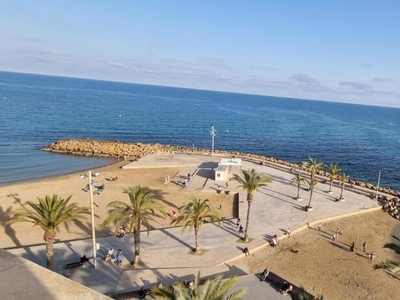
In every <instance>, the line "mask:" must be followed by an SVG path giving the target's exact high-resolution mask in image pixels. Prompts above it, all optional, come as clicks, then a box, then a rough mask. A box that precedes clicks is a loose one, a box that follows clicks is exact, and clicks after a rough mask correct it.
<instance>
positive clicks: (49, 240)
mask: <svg viewBox="0 0 400 300" xmlns="http://www.w3.org/2000/svg"><path fill="white" fill-rule="evenodd" d="M55 237H56V232H55V231H54V230H53V229H50V228H49V229H47V230H46V231H45V232H44V235H43V239H44V241H45V242H46V258H47V262H46V266H47V269H50V270H52V269H53V246H54V238H55Z"/></svg>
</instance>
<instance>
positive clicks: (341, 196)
mask: <svg viewBox="0 0 400 300" xmlns="http://www.w3.org/2000/svg"><path fill="white" fill-rule="evenodd" d="M343 189H344V181H343V182H342V189H341V190H340V197H339V199H342V198H343Z"/></svg>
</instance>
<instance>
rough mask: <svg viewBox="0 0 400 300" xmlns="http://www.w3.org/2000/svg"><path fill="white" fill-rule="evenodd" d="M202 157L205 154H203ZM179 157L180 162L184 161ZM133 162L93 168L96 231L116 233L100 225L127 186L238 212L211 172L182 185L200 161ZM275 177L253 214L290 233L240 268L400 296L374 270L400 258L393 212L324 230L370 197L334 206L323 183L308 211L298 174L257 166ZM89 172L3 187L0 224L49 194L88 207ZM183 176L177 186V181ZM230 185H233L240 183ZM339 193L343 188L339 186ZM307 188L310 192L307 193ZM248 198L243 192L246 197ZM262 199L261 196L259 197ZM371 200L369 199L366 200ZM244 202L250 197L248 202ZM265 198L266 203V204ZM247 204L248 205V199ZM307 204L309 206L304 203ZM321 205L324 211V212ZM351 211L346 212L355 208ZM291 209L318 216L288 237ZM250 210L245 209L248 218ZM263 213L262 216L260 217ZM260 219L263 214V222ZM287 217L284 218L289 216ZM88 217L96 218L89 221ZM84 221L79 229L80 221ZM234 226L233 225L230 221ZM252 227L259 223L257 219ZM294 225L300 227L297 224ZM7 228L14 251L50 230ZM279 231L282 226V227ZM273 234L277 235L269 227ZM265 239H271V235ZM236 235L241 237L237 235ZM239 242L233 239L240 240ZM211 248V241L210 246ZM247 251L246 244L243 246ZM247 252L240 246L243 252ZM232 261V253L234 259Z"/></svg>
mask: <svg viewBox="0 0 400 300" xmlns="http://www.w3.org/2000/svg"><path fill="white" fill-rule="evenodd" d="M199 159H204V157H203V158H199ZM178 160H179V159H178ZM128 162H129V161H121V162H118V163H116V164H113V165H109V166H106V167H103V168H99V169H96V170H93V171H94V172H98V173H99V176H98V177H94V178H93V179H94V180H95V181H96V182H97V183H98V184H103V183H104V184H105V190H104V192H103V193H101V194H100V195H95V196H94V202H95V212H96V215H97V221H96V223H97V226H96V227H97V235H98V236H109V235H111V234H112V232H111V231H110V230H112V229H113V228H109V229H108V230H107V229H106V230H100V229H99V224H100V223H101V221H102V220H104V218H105V217H106V215H107V211H108V209H107V203H108V202H110V201H112V200H127V195H125V194H123V193H122V191H123V189H125V188H128V187H131V186H136V185H139V184H140V185H141V186H147V187H149V188H150V189H151V190H152V191H153V193H154V194H155V198H156V199H159V200H160V201H162V202H163V203H164V205H165V207H166V211H167V212H171V211H172V210H176V208H177V207H179V206H181V205H183V204H184V203H186V202H187V200H188V199H189V198H190V197H191V196H195V197H200V198H208V199H209V200H210V201H211V203H212V204H214V205H215V206H217V207H220V208H221V212H222V214H223V216H225V217H227V218H232V217H233V208H232V202H233V201H232V198H233V193H231V194H230V195H225V194H223V193H222V194H221V195H219V194H217V193H216V192H215V190H216V188H217V185H216V183H215V182H214V181H213V180H211V182H208V183H207V184H208V186H207V188H206V189H203V188H202V186H204V185H203V183H202V182H203V181H204V180H205V182H207V180H208V179H207V176H206V175H203V176H202V175H201V172H199V173H197V175H196V178H193V181H196V180H198V181H197V182H196V184H195V182H194V183H193V185H192V186H190V188H183V187H182V186H181V185H180V184H179V182H183V180H184V179H185V178H186V176H187V174H188V173H193V172H195V171H196V166H191V165H186V166H176V167H166V166H162V167H155V166H153V167H151V168H138V169H122V168H121V167H122V166H123V165H125V164H127V163H128ZM249 166H250V167H255V166H256V164H252V163H251V164H249V163H246V168H247V167H249ZM259 167H260V168H263V169H262V170H267V173H268V174H270V175H271V176H272V177H273V179H274V183H273V184H271V186H270V187H268V188H266V189H265V190H263V192H262V193H261V194H265V195H264V196H263V197H265V199H257V200H256V202H255V204H254V205H258V206H256V207H258V208H254V211H253V220H254V219H256V218H257V219H258V220H261V219H264V221H265V222H266V223H265V224H266V226H271V225H272V224H273V225H272V226H273V227H274V228H281V231H279V232H276V233H278V236H281V237H283V239H281V240H279V243H278V246H277V247H276V248H271V247H270V246H268V245H267V246H261V247H259V249H258V250H253V249H251V254H252V255H251V256H250V257H246V258H242V259H238V260H233V261H231V263H232V264H233V265H235V266H236V267H237V268H238V269H242V270H244V271H246V272H248V273H250V274H256V273H259V272H262V270H263V269H264V268H266V267H268V268H270V269H271V270H272V271H274V272H276V273H278V274H279V275H280V276H282V277H284V278H287V279H288V280H290V281H291V282H293V283H294V284H296V285H299V286H304V287H305V288H306V289H307V290H309V291H310V292H312V293H314V294H318V293H323V294H324V295H325V297H327V298H328V299H344V298H345V299H396V295H397V294H398V293H400V288H399V285H398V283H399V279H398V278H397V277H393V276H391V275H389V274H388V273H386V272H385V271H382V270H377V271H374V270H373V264H374V263H375V262H378V261H381V260H385V259H391V258H395V257H396V255H395V254H394V252H393V251H392V250H390V249H385V248H383V245H384V244H385V243H388V242H392V241H398V240H399V239H400V235H399V234H398V232H394V230H395V228H397V227H398V226H399V221H398V220H396V219H394V218H392V217H391V216H389V215H388V214H386V213H383V212H381V211H380V210H376V209H375V211H374V212H367V213H361V214H358V215H354V216H351V217H344V218H339V219H335V220H333V221H327V222H323V223H322V224H321V225H322V230H321V231H318V228H317V225H316V224H317V223H316V222H317V221H316V220H318V219H320V218H324V217H326V216H327V215H328V214H327V211H329V210H331V209H336V208H338V207H339V206H338V205H344V206H346V203H348V204H350V203H352V202H355V203H356V202H357V203H359V204H356V206H355V207H357V210H360V209H361V210H363V209H365V208H364V203H365V205H366V206H368V205H370V202H368V201H371V200H370V199H368V198H367V197H365V196H362V195H358V194H355V193H350V192H346V194H345V197H346V199H347V201H348V202H343V203H341V204H340V203H335V202H334V201H332V200H333V199H334V195H333V196H332V195H328V194H327V193H326V192H325V191H326V189H327V187H328V186H327V185H320V186H319V187H318V189H317V192H316V196H315V198H316V199H315V200H314V202H315V207H316V210H314V211H313V212H311V213H308V214H307V213H304V212H301V211H300V210H299V208H301V205H299V203H301V202H299V201H296V200H293V196H294V195H296V191H297V189H296V186H295V185H293V184H292V183H291V182H290V178H291V177H292V176H293V175H292V174H291V173H290V172H283V171H282V170H274V169H272V168H269V167H267V166H262V167H261V166H258V167H257V168H259ZM81 174H85V172H80V173H74V174H69V175H64V176H59V177H54V178H47V179H43V180H38V181H32V182H25V183H18V184H13V185H8V186H1V187H0V202H1V204H2V205H1V208H0V221H1V222H2V224H4V221H7V220H8V217H7V215H6V213H7V212H9V211H10V210H12V209H15V208H18V207H19V206H20V205H22V204H24V203H25V202H26V201H27V200H34V199H35V198H36V197H43V196H45V195H47V194H50V195H51V194H58V195H60V196H62V197H68V196H70V195H72V202H76V203H78V204H79V205H82V206H84V205H85V206H89V194H88V193H87V192H85V191H83V190H82V189H83V188H84V187H85V186H86V184H87V182H88V179H87V178H81V176H80V175H81ZM115 176H118V180H117V181H107V180H106V179H107V178H109V177H115ZM167 176H169V177H170V178H171V182H170V183H169V184H166V183H165V178H166V177H167ZM175 181H177V183H174V182H175ZM230 188H233V183H232V186H231V183H230ZM335 189H336V190H334V191H335V193H336V194H338V192H339V189H338V188H335ZM303 193H304V192H303ZM242 196H243V195H242ZM257 198H260V197H259V196H258V197H257ZM364 199H365V200H364ZM243 200H244V199H243ZM264 200H265V201H266V202H263V201H264ZM240 202H243V203H242V204H240V205H241V207H242V208H243V207H246V203H245V201H240ZM305 202H306V201H303V202H302V204H305ZM262 209H265V210H266V212H267V211H271V212H272V215H268V214H267V213H266V212H265V213H264V212H263V211H262ZM318 209H321V211H319V210H318ZM349 209H350V208H347V211H346V213H349V212H350V211H351V210H349ZM289 211H291V214H293V215H292V217H291V220H290V222H292V223H293V222H294V223H295V224H299V222H304V224H305V222H306V220H307V218H310V217H311V218H312V220H314V221H315V222H313V225H312V228H310V229H305V230H301V231H299V232H297V231H295V232H294V233H293V234H292V236H291V238H290V239H289V238H285V237H284V236H283V231H284V229H282V228H287V227H285V226H286V224H287V223H286V222H287V221H288V220H285V219H284V218H285V217H282V216H283V215H285V214H287V213H289ZM244 214H245V211H244V210H243V211H242V212H241V217H244ZM255 214H257V216H256V215H255ZM260 218H261V219H260ZM282 218H283V219H282ZM88 219H89V218H88ZM170 220H171V219H170V218H169V217H166V218H165V219H159V223H154V224H152V226H153V227H154V228H165V227H170V226H171V225H170ZM76 225H77V226H76ZM226 226H227V227H226V228H229V226H230V225H229V224H227V225H226ZM252 226H255V224H254V223H252ZM337 228H340V229H341V230H343V231H344V233H343V235H341V236H339V238H338V239H337V240H336V241H333V240H332V235H333V234H334V232H335V231H336V229H337ZM294 229H295V228H294ZM2 230H3V231H4V232H3V234H2V239H1V240H0V247H2V248H6V249H7V248H15V247H20V246H23V245H35V244H43V238H42V236H43V232H42V230H41V229H40V228H37V227H32V225H30V224H29V223H16V224H13V225H12V226H8V225H7V226H4V225H3V228H2ZM255 231H257V232H258V231H260V230H259V228H258V229H256V228H255V227H253V228H252V234H253V235H254V234H255V233H254V232H255ZM277 231H278V230H277ZM267 233H268V234H273V233H274V232H267ZM264 236H266V235H265V234H264ZM89 237H90V224H89V223H88V222H86V223H82V224H75V225H74V224H69V225H68V226H67V227H63V228H61V230H60V232H59V233H58V235H57V237H56V238H57V239H58V240H59V241H70V240H77V239H86V238H89ZM235 240H236V239H235ZM353 241H354V242H355V244H356V246H355V252H354V253H353V252H350V251H349V250H348V249H349V245H350V243H351V242H353ZM364 241H366V242H367V243H368V246H367V252H373V253H374V254H375V255H376V258H375V260H374V261H372V262H371V261H369V260H368V259H367V257H366V256H367V255H366V253H364V252H363V251H362V246H361V245H362V243H363V242H364ZM233 243H234V242H233ZM263 243H264V244H265V243H266V241H265V240H264V241H259V243H258V242H257V243H256V244H259V245H262V244H263ZM209 247H210V249H211V246H209ZM239 248H240V247H239ZM237 255H238V256H239V257H240V251H237ZM231 258H232V257H231Z"/></svg>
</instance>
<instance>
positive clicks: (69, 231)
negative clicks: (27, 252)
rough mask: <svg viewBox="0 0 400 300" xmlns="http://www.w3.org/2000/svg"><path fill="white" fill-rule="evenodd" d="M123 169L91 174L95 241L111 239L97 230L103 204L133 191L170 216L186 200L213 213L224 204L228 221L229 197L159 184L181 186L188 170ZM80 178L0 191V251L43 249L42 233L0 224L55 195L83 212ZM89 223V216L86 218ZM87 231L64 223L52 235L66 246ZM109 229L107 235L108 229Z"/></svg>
mask: <svg viewBox="0 0 400 300" xmlns="http://www.w3.org/2000/svg"><path fill="white" fill-rule="evenodd" d="M127 163H129V160H127V161H120V162H118V163H115V164H113V165H109V166H105V167H102V168H98V169H96V170H93V173H94V172H98V173H99V174H100V176H98V177H93V180H94V181H95V182H97V183H98V184H103V183H104V184H105V189H104V192H102V193H101V194H100V195H94V203H95V213H96V216H97V218H96V221H95V222H96V233H97V235H98V236H105V235H110V234H113V233H112V232H111V231H110V230H107V229H104V230H101V229H100V226H99V225H100V223H101V222H102V220H104V219H105V217H106V216H107V212H108V208H107V203H108V202H111V201H113V200H122V201H124V200H127V199H128V196H127V195H126V194H123V190H124V189H126V188H128V187H134V186H137V185H141V186H146V187H148V188H149V189H151V190H152V192H153V193H154V197H155V198H156V199H159V200H161V201H162V202H163V204H164V206H165V208H166V212H167V213H171V212H172V210H176V209H177V208H178V207H180V206H181V205H183V204H185V203H186V202H187V200H188V199H189V198H190V197H192V196H194V197H200V198H202V199H209V200H210V202H211V203H212V204H214V205H217V206H218V207H219V206H220V205H221V204H224V205H222V207H221V210H222V213H223V215H224V216H226V217H229V216H231V215H232V207H231V203H232V201H230V200H231V199H232V197H233V195H228V196H227V195H225V194H222V195H217V194H216V193H215V191H214V192H211V191H196V190H191V189H183V188H182V186H181V185H178V184H174V183H173V182H170V183H169V184H164V180H165V178H166V177H167V176H170V178H171V180H174V179H175V180H178V181H182V182H183V181H184V178H185V176H186V175H187V174H188V172H191V171H192V168H190V167H187V168H150V169H132V170H122V169H121V166H123V165H126V164H127ZM81 174H87V172H79V173H74V174H69V175H63V176H57V177H53V178H46V179H42V180H36V181H31V182H24V183H18V184H13V185H5V186H0V203H1V207H0V222H1V226H2V230H3V231H4V233H3V234H2V239H1V240H0V247H1V248H9V247H19V246H25V245H33V244H40V243H43V231H42V229H41V228H39V227H37V226H35V227H32V225H30V224H29V223H15V224H13V225H11V226H10V225H6V226H4V222H5V221H7V220H8V219H9V218H8V216H7V212H9V211H11V210H12V209H16V208H18V207H20V206H21V205H23V204H24V203H26V201H28V200H36V198H37V197H44V196H45V195H53V194H58V195H59V196H61V197H65V198H66V197H68V196H71V195H72V198H71V201H70V202H71V203H77V204H78V205H80V206H87V207H89V206H90V197H89V193H88V192H85V191H83V190H82V189H83V188H84V187H85V186H86V185H87V183H88V178H81V176H80V175H81ZM115 176H118V180H117V181H107V180H106V178H108V177H115ZM217 196H218V197H217ZM217 199H218V201H217ZM89 220H90V216H88V221H89ZM170 221H171V219H170V218H169V217H168V216H167V217H166V218H164V219H162V218H158V219H157V223H152V224H151V225H152V226H153V228H161V227H170V226H171V225H170ZM90 226H91V225H90V223H89V222H84V223H76V226H75V225H73V224H71V223H70V224H69V226H68V227H61V229H60V231H59V232H58V233H57V236H56V240H57V241H67V240H75V239H82V238H89V237H90V233H91V227H90ZM110 229H111V230H112V229H113V228H110Z"/></svg>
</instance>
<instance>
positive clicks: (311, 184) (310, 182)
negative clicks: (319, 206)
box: [306, 178, 319, 211]
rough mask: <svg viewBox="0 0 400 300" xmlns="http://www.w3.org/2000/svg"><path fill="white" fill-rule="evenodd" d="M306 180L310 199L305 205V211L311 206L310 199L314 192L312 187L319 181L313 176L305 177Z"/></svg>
mask: <svg viewBox="0 0 400 300" xmlns="http://www.w3.org/2000/svg"><path fill="white" fill-rule="evenodd" d="M306 182H307V184H308V186H309V187H310V200H309V201H308V205H307V207H306V211H308V210H309V209H310V208H311V200H312V196H313V193H314V187H315V186H316V185H317V184H318V183H319V181H318V180H317V179H315V178H313V179H311V178H310V179H306Z"/></svg>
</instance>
